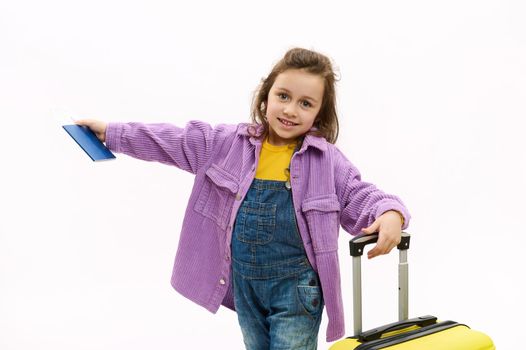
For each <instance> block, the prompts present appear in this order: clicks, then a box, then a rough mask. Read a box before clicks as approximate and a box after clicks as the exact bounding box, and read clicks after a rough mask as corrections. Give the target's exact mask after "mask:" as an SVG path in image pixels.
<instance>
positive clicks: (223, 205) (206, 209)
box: [194, 164, 239, 230]
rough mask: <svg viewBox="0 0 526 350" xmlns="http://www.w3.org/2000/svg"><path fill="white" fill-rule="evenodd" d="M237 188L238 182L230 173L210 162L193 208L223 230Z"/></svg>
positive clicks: (226, 223)
mask: <svg viewBox="0 0 526 350" xmlns="http://www.w3.org/2000/svg"><path fill="white" fill-rule="evenodd" d="M238 189H239V183H238V181H237V179H236V178H235V177H234V176H233V175H232V174H230V173H228V172H227V171H226V170H224V169H223V168H221V167H219V166H218V165H216V164H212V165H211V166H210V168H208V169H207V170H206V172H205V179H204V182H203V187H202V188H201V190H200V192H199V196H198V197H197V201H196V202H195V205H194V210H195V211H197V212H198V213H200V214H202V215H203V216H205V217H207V218H209V219H211V220H213V221H214V222H215V223H216V224H217V225H219V226H220V227H221V228H222V229H223V230H225V229H226V226H227V225H228V221H229V218H230V214H231V212H232V207H233V204H234V200H235V195H236V193H237V191H238Z"/></svg>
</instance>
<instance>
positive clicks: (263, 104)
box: [251, 48, 339, 143]
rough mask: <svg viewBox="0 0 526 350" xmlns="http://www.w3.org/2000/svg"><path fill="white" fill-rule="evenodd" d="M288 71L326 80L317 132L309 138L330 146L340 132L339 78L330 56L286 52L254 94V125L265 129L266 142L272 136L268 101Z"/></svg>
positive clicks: (301, 51) (302, 50)
mask: <svg viewBox="0 0 526 350" xmlns="http://www.w3.org/2000/svg"><path fill="white" fill-rule="evenodd" d="M288 69H303V70H305V71H306V72H308V73H311V74H317V75H319V76H320V77H322V78H323V80H324V82H325V84H324V89H323V100H322V104H321V108H320V111H319V112H318V115H317V116H316V119H315V120H314V124H313V126H314V127H316V128H317V129H318V130H313V131H310V132H308V134H311V135H315V136H321V137H324V138H325V139H326V140H327V141H328V142H330V143H335V142H336V139H337V138H338V131H339V125H338V115H337V113H336V89H335V82H336V80H337V78H336V75H335V74H334V71H333V69H332V64H331V61H330V59H329V58H328V57H327V56H324V55H322V54H320V53H318V52H315V51H311V50H307V49H302V48H294V49H291V50H289V51H287V53H285V56H284V57H283V58H282V59H281V60H279V61H278V63H276V65H275V66H274V68H272V71H271V72H270V74H269V75H268V76H267V77H266V78H264V79H262V81H261V84H260V85H259V87H258V88H257V90H256V91H255V92H254V97H253V99H252V112H251V119H252V122H253V123H255V124H261V125H263V133H262V135H261V137H262V138H265V137H266V136H267V135H268V132H269V124H268V121H267V120H266V118H265V116H266V114H267V100H268V94H269V91H270V88H271V87H272V85H273V84H274V81H275V80H276V77H277V76H278V75H279V74H281V73H283V72H285V71H286V70H288Z"/></svg>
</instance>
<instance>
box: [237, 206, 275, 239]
mask: <svg viewBox="0 0 526 350" xmlns="http://www.w3.org/2000/svg"><path fill="white" fill-rule="evenodd" d="M276 208H277V205H276V204H273V203H260V202H252V201H244V202H243V204H242V205H241V207H240V208H239V211H238V214H237V218H236V231H237V235H236V237H237V239H238V240H239V241H241V242H244V243H250V244H267V243H269V242H270V241H272V236H273V232H274V229H275V226H276Z"/></svg>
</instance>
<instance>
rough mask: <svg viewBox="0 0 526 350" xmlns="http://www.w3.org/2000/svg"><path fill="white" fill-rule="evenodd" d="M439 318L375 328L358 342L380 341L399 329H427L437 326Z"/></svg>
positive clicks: (421, 318)
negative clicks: (384, 336) (388, 333)
mask: <svg viewBox="0 0 526 350" xmlns="http://www.w3.org/2000/svg"><path fill="white" fill-rule="evenodd" d="M436 322H437V318H436V317H435V316H430V315H427V316H421V317H416V318H412V319H410V320H404V321H398V322H394V323H390V324H387V325H385V326H382V327H378V328H374V329H371V330H368V331H366V332H362V333H360V334H359V335H358V340H359V341H361V342H367V341H371V340H376V339H380V338H381V337H382V335H383V334H384V333H387V332H391V331H396V330H398V329H402V328H407V327H411V326H419V327H425V326H430V325H432V324H435V323H436Z"/></svg>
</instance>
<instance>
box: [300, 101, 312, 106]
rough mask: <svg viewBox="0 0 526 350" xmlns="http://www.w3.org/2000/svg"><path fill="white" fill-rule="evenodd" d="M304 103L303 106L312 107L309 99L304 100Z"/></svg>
mask: <svg viewBox="0 0 526 350" xmlns="http://www.w3.org/2000/svg"><path fill="white" fill-rule="evenodd" d="M302 105H303V107H310V106H311V104H310V102H309V101H303V102H302Z"/></svg>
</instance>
